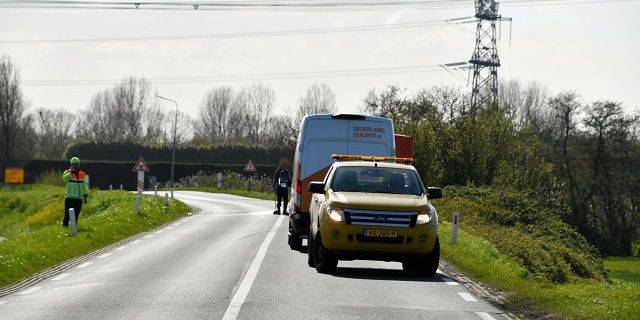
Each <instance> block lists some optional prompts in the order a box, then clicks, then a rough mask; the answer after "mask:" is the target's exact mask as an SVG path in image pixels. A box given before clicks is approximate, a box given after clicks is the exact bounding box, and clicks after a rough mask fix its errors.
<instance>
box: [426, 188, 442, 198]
mask: <svg viewBox="0 0 640 320" xmlns="http://www.w3.org/2000/svg"><path fill="white" fill-rule="evenodd" d="M442 197H443V195H442V189H440V188H436V187H429V188H428V189H427V198H429V199H440V198H442Z"/></svg>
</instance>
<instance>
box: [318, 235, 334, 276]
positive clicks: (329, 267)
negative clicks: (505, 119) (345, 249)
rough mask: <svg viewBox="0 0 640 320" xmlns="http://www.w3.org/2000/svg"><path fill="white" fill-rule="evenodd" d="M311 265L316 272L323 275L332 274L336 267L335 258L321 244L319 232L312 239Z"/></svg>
mask: <svg viewBox="0 0 640 320" xmlns="http://www.w3.org/2000/svg"><path fill="white" fill-rule="evenodd" d="M313 264H314V265H315V267H316V271H318V272H319V273H324V274H332V273H334V272H335V271H336V268H337V267H338V259H337V258H336V256H335V255H334V254H333V253H332V252H331V251H330V250H328V249H327V248H325V247H324V244H322V235H321V234H320V231H319V230H318V232H317V233H316V235H315V237H313Z"/></svg>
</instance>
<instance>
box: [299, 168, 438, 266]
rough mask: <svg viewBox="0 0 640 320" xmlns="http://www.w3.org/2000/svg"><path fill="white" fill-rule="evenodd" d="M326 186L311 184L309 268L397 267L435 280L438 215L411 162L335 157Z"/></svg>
mask: <svg viewBox="0 0 640 320" xmlns="http://www.w3.org/2000/svg"><path fill="white" fill-rule="evenodd" d="M333 157H334V158H335V159H336V160H337V161H336V162H335V163H334V164H333V165H332V166H331V168H330V169H329V171H328V173H327V175H326V176H325V178H324V181H322V182H319V181H317V182H312V183H310V184H309V191H310V192H311V193H313V197H312V199H311V205H310V209H309V213H310V228H309V238H308V239H309V246H308V255H309V257H308V263H309V266H310V267H315V268H316V270H317V271H318V272H320V273H333V272H334V271H335V270H336V267H337V265H338V261H339V260H355V259H362V260H380V261H399V262H402V267H403V269H404V270H405V271H407V272H409V273H410V274H414V275H421V276H433V275H434V274H435V273H436V270H437V269H438V263H439V261H440V244H439V242H438V215H437V213H436V209H435V208H434V207H433V206H432V205H431V203H430V202H429V200H430V199H436V198H441V197H442V190H441V189H440V188H428V189H426V190H425V188H424V186H423V184H422V181H421V180H420V176H419V175H418V172H417V171H416V169H415V168H414V167H413V166H412V165H410V164H408V163H410V162H412V159H406V158H402V159H400V158H391V157H372V156H353V155H334V156H333Z"/></svg>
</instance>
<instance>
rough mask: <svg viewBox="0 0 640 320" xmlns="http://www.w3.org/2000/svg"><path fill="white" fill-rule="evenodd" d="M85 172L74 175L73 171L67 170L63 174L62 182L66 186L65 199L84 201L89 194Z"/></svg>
mask: <svg viewBox="0 0 640 320" xmlns="http://www.w3.org/2000/svg"><path fill="white" fill-rule="evenodd" d="M84 177H85V174H84V171H82V170H80V171H78V173H76V174H73V173H71V171H69V170H66V171H65V172H64V173H63V174H62V181H63V182H64V184H65V188H66V189H65V191H64V196H65V198H72V199H82V198H83V197H84V196H85V195H86V194H88V193H89V188H88V187H87V183H86V182H85V180H84Z"/></svg>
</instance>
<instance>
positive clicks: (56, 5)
mask: <svg viewBox="0 0 640 320" xmlns="http://www.w3.org/2000/svg"><path fill="white" fill-rule="evenodd" d="M637 1H639V0H504V1H502V2H501V3H502V5H503V6H506V7H512V6H514V7H517V6H540V5H577V4H593V3H614V2H637ZM470 3H473V0H422V1H417V0H415V1H400V0H396V1H388V0H381V1H353V0H352V1H348V0H344V1H335V0H334V1H317V0H316V1H313V0H310V1H273V0H272V1H215V2H211V1H207V2H157V1H149V2H135V1H113V2H111V1H77V0H76V1H74V0H24V1H18V0H1V1H0V8H22V9H102V10H104V9H109V10H238V9H241V10H242V9H267V10H271V9H304V10H307V9H309V10H314V9H322V10H326V9H330V10H336V9H337V10H362V9H365V8H366V9H372V8H382V9H384V8H388V7H416V8H424V7H432V8H438V9H457V8H468V7H469V4H470Z"/></svg>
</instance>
